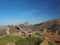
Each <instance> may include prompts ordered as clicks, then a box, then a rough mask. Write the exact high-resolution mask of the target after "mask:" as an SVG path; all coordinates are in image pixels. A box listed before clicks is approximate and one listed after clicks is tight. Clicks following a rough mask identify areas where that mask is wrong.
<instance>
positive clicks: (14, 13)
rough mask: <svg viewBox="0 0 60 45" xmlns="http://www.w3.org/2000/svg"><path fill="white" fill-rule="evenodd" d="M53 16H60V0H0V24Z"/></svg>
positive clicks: (43, 19) (39, 21)
mask: <svg viewBox="0 0 60 45" xmlns="http://www.w3.org/2000/svg"><path fill="white" fill-rule="evenodd" d="M54 18H60V0H0V25H6V24H16V23H22V22H25V21H29V22H30V23H32V24H35V23H41V22H44V21H47V20H49V19H54Z"/></svg>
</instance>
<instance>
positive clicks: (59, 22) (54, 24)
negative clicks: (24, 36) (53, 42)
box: [32, 18, 60, 32]
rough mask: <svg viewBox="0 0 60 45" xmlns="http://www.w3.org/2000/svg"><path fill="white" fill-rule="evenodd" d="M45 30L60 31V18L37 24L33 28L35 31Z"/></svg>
mask: <svg viewBox="0 0 60 45" xmlns="http://www.w3.org/2000/svg"><path fill="white" fill-rule="evenodd" d="M44 28H46V29H48V30H50V31H52V32H55V31H56V30H60V18H57V19H52V20H48V21H46V22H43V23H40V24H35V25H33V26H32V29H33V30H43V29H44Z"/></svg>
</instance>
